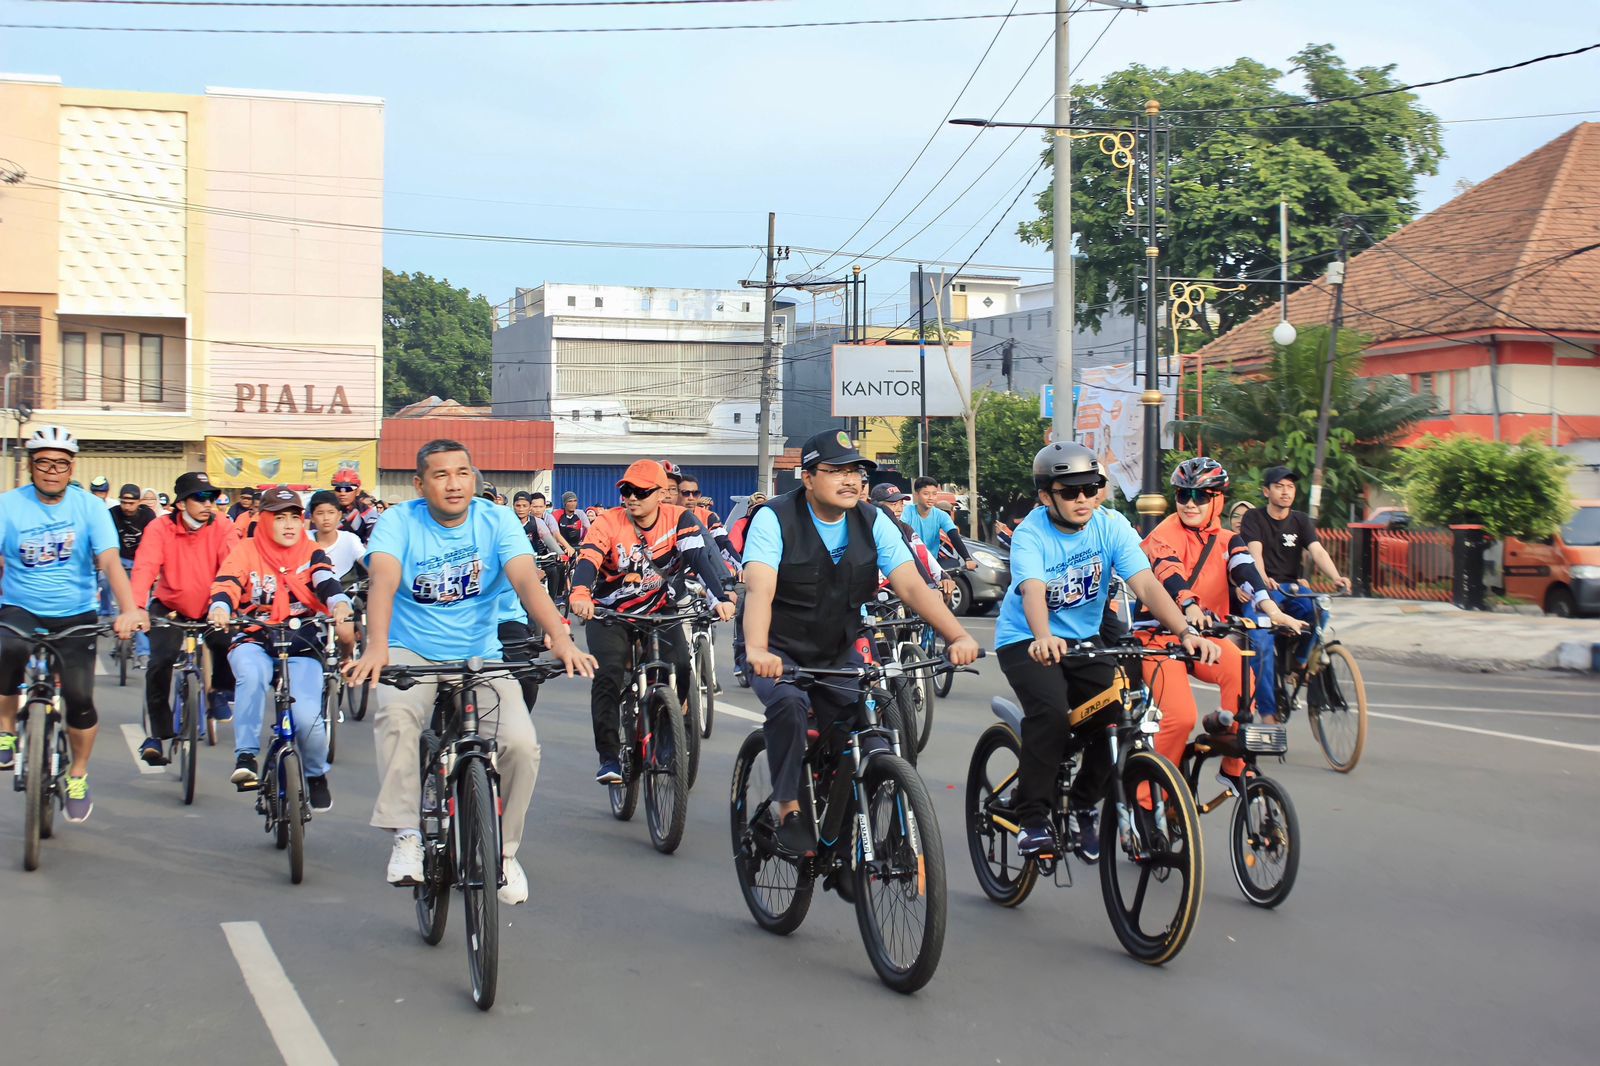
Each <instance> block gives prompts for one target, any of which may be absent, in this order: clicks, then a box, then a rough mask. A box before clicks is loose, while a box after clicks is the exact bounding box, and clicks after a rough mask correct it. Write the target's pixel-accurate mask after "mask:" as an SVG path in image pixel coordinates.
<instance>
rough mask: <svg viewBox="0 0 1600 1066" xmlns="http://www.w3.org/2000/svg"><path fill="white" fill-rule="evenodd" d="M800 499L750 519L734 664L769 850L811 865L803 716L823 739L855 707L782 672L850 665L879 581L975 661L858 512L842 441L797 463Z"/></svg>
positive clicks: (971, 644) (839, 436) (805, 451)
mask: <svg viewBox="0 0 1600 1066" xmlns="http://www.w3.org/2000/svg"><path fill="white" fill-rule="evenodd" d="M800 465H801V469H802V472H801V475H800V481H801V487H800V488H798V489H795V490H793V491H791V492H787V493H785V494H783V495H782V496H779V497H777V498H776V499H774V500H772V501H771V502H770V503H768V504H767V505H766V506H765V507H763V508H761V510H759V511H757V512H756V514H755V517H754V518H753V519H751V521H750V529H749V536H748V537H747V538H746V540H745V546H744V565H745V570H744V574H745V597H744V602H743V605H742V608H741V610H742V619H743V625H742V629H743V634H744V654H745V660H746V662H747V664H748V666H749V670H750V672H751V673H752V674H753V675H754V678H753V680H752V683H751V687H752V688H753V689H754V691H755V693H756V695H757V696H758V697H759V698H760V699H761V702H762V704H763V705H764V706H765V707H766V726H765V733H766V740H767V763H768V768H769V769H770V771H771V775H772V799H773V802H774V803H775V804H776V805H777V814H778V817H779V819H780V822H779V828H778V842H779V844H780V845H781V846H782V847H783V848H784V849H785V850H786V851H788V852H790V853H792V854H794V855H798V856H806V855H814V854H815V853H816V849H817V839H816V835H815V831H814V827H813V826H812V825H811V824H810V821H809V820H808V819H807V818H806V816H805V815H804V814H803V813H802V812H801V810H800V771H801V763H802V761H803V760H804V758H805V751H806V728H807V722H806V719H807V714H808V712H809V711H813V710H814V711H815V713H816V718H817V728H819V729H820V730H822V731H823V732H824V733H827V731H828V730H829V729H830V728H831V727H832V726H833V724H834V723H835V722H840V721H848V720H850V719H852V718H853V717H854V715H855V713H856V708H857V706H858V705H859V700H858V699H857V698H856V697H855V696H854V695H853V694H852V695H845V696H841V695H838V694H835V693H834V692H833V691H832V690H828V689H825V688H822V687H816V688H812V689H809V690H806V689H802V688H800V687H799V686H798V685H796V684H794V682H793V681H792V680H787V681H786V680H784V678H783V671H784V669H785V667H789V666H797V665H798V666H810V667H820V668H825V667H837V666H840V665H843V664H845V663H855V662H859V658H858V652H857V650H856V637H857V636H858V635H859V634H860V630H861V625H860V614H861V605H862V604H864V603H866V602H867V601H868V600H870V599H872V598H873V597H874V596H875V595H876V594H877V591H878V574H879V573H880V572H882V573H883V574H885V575H887V577H888V579H889V586H890V588H892V589H893V590H894V592H895V594H896V595H897V596H899V597H900V599H901V600H903V601H904V602H905V603H906V604H907V606H909V607H910V608H911V609H912V610H913V611H915V612H916V613H917V614H920V615H921V616H922V617H923V618H926V619H927V620H928V621H929V622H930V623H932V625H933V627H934V628H935V629H937V630H938V631H939V635H940V636H942V637H944V638H945V640H946V641H948V642H949V649H948V652H947V654H948V656H949V658H950V661H951V662H953V663H955V664H957V665H966V664H967V663H970V662H972V661H973V660H975V659H976V658H977V657H978V644H977V642H976V641H975V640H973V639H972V636H971V635H970V634H968V633H967V631H966V630H965V629H963V628H962V627H961V623H960V622H958V621H956V619H955V616H954V615H952V614H951V613H950V610H949V608H947V607H946V606H945V605H944V601H943V600H942V599H940V597H939V595H938V594H937V593H935V592H933V591H932V590H931V589H929V588H928V587H927V585H925V584H923V581H922V578H921V576H920V575H919V574H918V571H917V566H916V564H915V563H913V562H912V559H911V549H910V548H908V547H907V546H906V542H905V540H904V538H902V537H901V535H900V532H899V530H898V529H896V528H895V524H894V521H893V520H892V519H891V518H890V517H889V516H888V515H885V514H883V513H882V512H881V511H880V510H879V509H878V508H877V507H874V506H872V505H871V504H870V503H865V502H864V501H863V497H864V496H865V495H866V489H867V476H868V475H869V474H870V473H871V472H872V471H873V470H874V469H876V464H875V463H873V462H872V461H870V460H868V459H865V458H863V457H862V455H861V453H860V452H859V451H857V450H856V446H855V444H854V443H853V442H852V441H851V440H850V438H849V436H848V435H846V434H844V433H840V432H835V431H829V432H825V433H819V434H817V435H816V436H814V437H812V438H811V439H810V440H808V441H806V443H805V446H804V447H803V448H801V451H800Z"/></svg>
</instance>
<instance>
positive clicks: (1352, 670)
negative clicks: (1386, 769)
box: [1306, 644, 1367, 774]
mask: <svg viewBox="0 0 1600 1066" xmlns="http://www.w3.org/2000/svg"><path fill="white" fill-rule="evenodd" d="M1323 652H1324V654H1325V655H1326V656H1327V659H1326V660H1325V661H1324V662H1323V664H1322V670H1321V671H1320V672H1318V674H1317V676H1316V677H1314V678H1312V679H1311V684H1310V686H1309V688H1310V691H1309V692H1308V693H1307V695H1306V706H1307V707H1308V708H1309V713H1308V715H1307V717H1309V718H1310V720H1311V733H1312V735H1313V736H1315V737H1316V738H1317V743H1318V744H1320V745H1322V755H1323V758H1325V759H1327V760H1328V765H1329V766H1331V767H1333V768H1334V769H1335V770H1337V771H1339V772H1340V773H1341V774H1347V773H1349V772H1350V771H1351V770H1354V769H1355V768H1356V763H1358V762H1360V761H1361V750H1362V749H1363V748H1365V747H1366V746H1367V687H1366V685H1365V684H1363V683H1362V680H1361V668H1360V667H1359V666H1357V665H1356V660H1355V657H1354V656H1353V655H1351V654H1350V652H1349V650H1348V649H1346V648H1345V646H1344V645H1343V644H1329V645H1328V646H1327V647H1326V648H1324V649H1323Z"/></svg>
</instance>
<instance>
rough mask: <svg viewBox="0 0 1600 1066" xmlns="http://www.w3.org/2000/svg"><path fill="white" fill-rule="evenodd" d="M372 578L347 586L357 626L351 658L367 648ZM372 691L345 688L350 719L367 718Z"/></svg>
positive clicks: (363, 687)
mask: <svg viewBox="0 0 1600 1066" xmlns="http://www.w3.org/2000/svg"><path fill="white" fill-rule="evenodd" d="M370 582H371V579H370V578H365V577H363V578H357V579H356V580H354V581H351V582H349V583H348V584H346V585H345V592H346V594H348V595H349V597H350V608H351V612H352V620H353V621H354V622H355V626H356V643H355V647H354V648H352V649H351V652H350V657H351V658H352V659H359V658H361V655H362V653H363V652H364V651H366V648H367V587H368V585H369V584H370ZM371 695H372V690H371V688H369V687H368V686H366V685H346V686H345V687H344V698H345V706H346V707H347V708H348V709H349V711H350V717H351V718H352V719H354V720H355V721H357V722H359V721H361V720H362V719H363V718H365V717H366V716H367V700H368V699H370V698H371ZM328 751H329V755H328V761H329V762H332V761H333V755H332V752H333V737H332V735H331V734H330V735H329V737H328Z"/></svg>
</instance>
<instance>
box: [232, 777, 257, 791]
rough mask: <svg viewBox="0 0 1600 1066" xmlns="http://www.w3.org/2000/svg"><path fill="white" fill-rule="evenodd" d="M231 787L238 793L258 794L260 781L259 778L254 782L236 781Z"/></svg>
mask: <svg viewBox="0 0 1600 1066" xmlns="http://www.w3.org/2000/svg"><path fill="white" fill-rule="evenodd" d="M233 787H234V788H235V789H236V790H237V791H239V792H258V791H260V789H261V781H260V779H259V778H258V779H257V780H255V781H238V782H235V783H234V786H233Z"/></svg>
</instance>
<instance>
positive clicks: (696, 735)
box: [683, 664, 705, 788]
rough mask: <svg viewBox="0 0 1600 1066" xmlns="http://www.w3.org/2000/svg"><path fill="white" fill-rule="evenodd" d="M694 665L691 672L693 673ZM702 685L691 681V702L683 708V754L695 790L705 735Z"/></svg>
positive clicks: (693, 679)
mask: <svg viewBox="0 0 1600 1066" xmlns="http://www.w3.org/2000/svg"><path fill="white" fill-rule="evenodd" d="M693 669H694V667H693V664H690V670H691V671H693ZM700 708H701V702H700V685H699V683H698V682H697V680H696V679H695V678H693V677H691V678H690V679H689V702H688V704H687V705H686V706H685V707H684V708H683V752H684V770H685V772H686V773H687V774H688V779H689V787H690V788H694V783H695V782H696V781H698V780H700V749H701V748H702V747H703V746H704V745H703V744H702V743H701V740H702V738H703V737H704V736H705V734H703V733H701V732H700Z"/></svg>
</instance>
